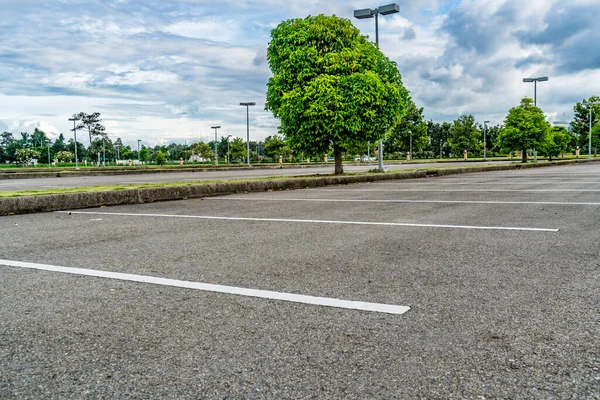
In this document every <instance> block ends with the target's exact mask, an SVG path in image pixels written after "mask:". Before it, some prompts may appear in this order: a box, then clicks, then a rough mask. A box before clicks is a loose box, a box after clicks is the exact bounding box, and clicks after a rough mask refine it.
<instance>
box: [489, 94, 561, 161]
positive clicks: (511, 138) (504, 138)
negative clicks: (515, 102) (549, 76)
mask: <svg viewBox="0 0 600 400" xmlns="http://www.w3.org/2000/svg"><path fill="white" fill-rule="evenodd" d="M549 132H550V124H549V123H548V122H547V121H546V117H545V116H544V112H543V111H542V110H541V109H540V108H539V107H536V106H534V105H533V99H530V98H528V97H524V98H523V99H522V100H521V104H520V105H519V106H517V107H513V108H511V109H510V110H509V111H508V115H507V116H506V120H505V121H504V129H503V130H502V132H500V135H498V143H499V144H500V147H502V148H503V149H505V150H508V151H517V150H520V151H522V152H523V162H524V163H525V162H527V150H528V149H531V148H539V147H540V146H541V145H542V143H544V142H545V141H546V140H547V137H548V134H549Z"/></svg>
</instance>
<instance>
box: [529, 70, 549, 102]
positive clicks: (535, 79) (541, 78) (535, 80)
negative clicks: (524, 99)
mask: <svg viewBox="0 0 600 400" xmlns="http://www.w3.org/2000/svg"><path fill="white" fill-rule="evenodd" d="M547 80H548V77H547V76H540V77H539V78H523V82H533V105H534V106H536V107H537V83H538V82H546V81H547Z"/></svg>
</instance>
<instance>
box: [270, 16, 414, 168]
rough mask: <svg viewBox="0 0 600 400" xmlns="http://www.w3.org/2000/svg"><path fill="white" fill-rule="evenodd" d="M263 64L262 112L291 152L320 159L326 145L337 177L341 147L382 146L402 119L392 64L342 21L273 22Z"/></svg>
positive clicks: (403, 93) (403, 94)
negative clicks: (276, 122) (266, 70)
mask: <svg viewBox="0 0 600 400" xmlns="http://www.w3.org/2000/svg"><path fill="white" fill-rule="evenodd" d="M267 60H268V62H269V66H270V68H271V71H273V77H272V78H271V79H269V82H268V84H267V102H266V109H267V110H271V111H272V112H273V115H274V116H275V118H279V119H280V120H281V132H282V133H283V134H284V135H285V137H286V139H287V140H288V142H289V144H290V146H291V148H292V149H293V150H298V151H302V152H305V153H307V154H325V153H327V152H328V150H329V148H330V146H332V147H333V153H334V156H335V173H336V174H341V173H343V172H344V170H343V168H342V152H343V150H344V148H346V147H347V146H350V145H353V144H361V143H362V144H364V143H366V142H369V141H370V142H371V143H375V142H377V141H379V140H381V139H383V138H384V137H385V134H386V132H388V131H389V130H391V129H392V128H394V127H395V126H396V125H398V123H399V122H400V119H401V118H402V116H403V115H404V113H405V103H406V101H407V98H408V91H407V90H406V89H405V88H404V86H403V85H402V78H401V76H400V72H399V71H398V68H397V66H396V64H395V63H393V62H392V61H390V60H389V59H388V58H387V57H385V56H384V55H383V54H382V53H381V51H379V49H377V48H376V47H375V45H374V44H373V43H371V42H369V41H368V40H367V38H366V37H365V36H362V35H361V34H360V32H359V31H358V29H357V28H356V27H354V26H353V25H352V24H351V23H350V21H349V20H347V19H343V18H338V17H336V16H324V15H319V16H316V17H313V16H309V17H306V18H304V19H292V20H288V21H284V22H282V23H280V24H279V25H278V26H277V27H276V28H275V29H273V30H272V31H271V42H270V43H269V47H268V49H267Z"/></svg>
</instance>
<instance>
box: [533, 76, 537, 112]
mask: <svg viewBox="0 0 600 400" xmlns="http://www.w3.org/2000/svg"><path fill="white" fill-rule="evenodd" d="M533 105H534V106H535V107H537V78H536V79H535V80H534V81H533Z"/></svg>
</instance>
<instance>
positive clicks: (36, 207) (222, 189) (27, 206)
mask: <svg viewBox="0 0 600 400" xmlns="http://www.w3.org/2000/svg"><path fill="white" fill-rule="evenodd" d="M590 161H591V162H593V161H594V160H589V161H588V160H573V161H571V160H569V161H557V162H552V163H544V164H511V165H491V166H481V167H472V168H450V169H434V168H429V169H423V170H418V171H415V172H396V173H381V174H368V175H345V176H325V177H316V178H312V177H311V178H290V179H280V180H264V181H246V182H224V183H213V184H203V185H189V186H167V187H155V188H144V189H124V190H113V191H106V192H86V193H64V194H53V195H40V196H23V197H9V198H0V215H11V214H25V213H34V212H47V211H59V210H74V209H78V208H90V207H100V206H114V205H120V204H141V203H152V202H156V201H167V200H181V199H193V198H200V197H209V196H221V195H226V194H235V193H249V192H265V191H270V190H273V191H275V190H287V189H304V188H315V187H322V186H332V185H347V184H352V183H365V182H377V181H383V180H398V179H416V178H427V177H434V176H446V175H456V174H465V173H474V172H488V171H506V170H515V169H526V168H540V167H551V166H553V165H568V164H577V163H581V162H590Z"/></svg>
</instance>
